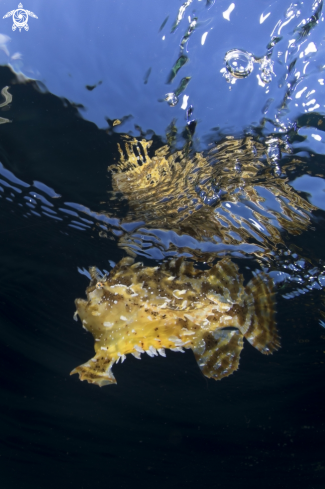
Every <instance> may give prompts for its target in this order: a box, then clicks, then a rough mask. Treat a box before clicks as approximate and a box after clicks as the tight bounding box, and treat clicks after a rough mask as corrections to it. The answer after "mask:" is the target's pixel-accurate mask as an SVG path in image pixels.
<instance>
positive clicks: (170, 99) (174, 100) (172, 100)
mask: <svg viewBox="0 0 325 489" xmlns="http://www.w3.org/2000/svg"><path fill="white" fill-rule="evenodd" d="M165 100H166V102H167V104H168V105H169V106H170V107H175V105H177V104H178V97H177V96H176V95H175V94H174V92H171V93H166V96H165Z"/></svg>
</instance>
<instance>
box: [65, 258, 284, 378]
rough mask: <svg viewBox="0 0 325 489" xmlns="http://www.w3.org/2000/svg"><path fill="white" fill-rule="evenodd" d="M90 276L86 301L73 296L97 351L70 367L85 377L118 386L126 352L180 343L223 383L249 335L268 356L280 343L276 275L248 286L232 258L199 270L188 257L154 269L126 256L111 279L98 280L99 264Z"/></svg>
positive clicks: (138, 353) (262, 276) (259, 277)
mask: <svg viewBox="0 0 325 489" xmlns="http://www.w3.org/2000/svg"><path fill="white" fill-rule="evenodd" d="M91 276H92V280H91V283H90V286H89V287H88V288H87V291H86V292H87V300H83V299H77V300H76V307H77V311H76V314H78V316H79V318H80V319H81V321H82V324H83V327H84V328H85V329H86V330H88V331H90V332H91V333H92V334H93V336H94V339H95V352H96V354H95V356H94V358H92V359H91V360H89V361H88V362H86V363H85V364H83V365H80V366H79V367H77V368H75V369H74V370H73V371H72V372H71V374H74V373H78V374H79V376H80V379H81V380H87V381H88V382H90V383H93V384H97V385H99V386H104V385H107V384H114V383H116V379H115V377H114V375H113V373H112V367H113V365H114V363H118V362H119V360H120V359H121V361H122V362H123V361H124V360H125V358H126V355H128V354H132V355H133V356H134V357H135V358H138V359H140V358H141V353H145V352H146V353H147V354H148V355H149V356H151V357H154V356H155V355H158V354H160V355H162V356H165V349H170V350H173V351H180V352H183V351H184V350H183V348H185V349H191V350H193V352H194V356H195V358H196V360H197V362H198V365H199V367H200V369H201V371H202V372H203V374H204V375H205V376H206V377H210V378H214V379H216V380H218V379H221V378H223V377H226V376H228V375H230V374H232V373H233V372H234V371H235V370H237V368H238V365H239V356H240V352H241V350H242V348H243V339H244V337H245V338H246V339H247V340H248V341H249V343H251V344H252V345H253V346H254V347H255V348H257V349H258V350H259V351H260V352H261V353H264V354H270V353H273V351H275V350H277V349H278V348H279V346H280V342H279V337H278V333H277V329H276V325H275V317H274V316H275V312H274V310H275V306H274V297H273V292H272V280H271V279H270V277H268V276H267V275H265V274H263V273H259V274H256V275H255V276H254V277H253V279H252V280H251V281H250V282H249V283H248V284H247V285H244V279H243V276H242V275H241V274H240V273H239V269H238V267H237V265H236V264H235V263H233V262H232V261H231V260H230V259H229V258H223V259H221V260H220V261H219V262H218V263H217V264H215V265H214V266H213V267H212V268H210V269H209V270H205V271H202V270H198V269H196V268H194V266H193V263H192V262H190V261H187V260H185V259H184V258H183V257H181V258H178V259H173V260H171V261H169V262H168V263H163V264H162V265H161V266H156V267H145V266H144V265H143V264H142V263H140V262H136V263H134V260H133V259H132V258H131V257H126V258H123V259H122V260H121V261H120V262H119V263H118V264H117V265H116V266H115V268H114V269H113V270H112V271H111V273H110V275H109V277H108V278H104V279H102V280H100V279H99V278H98V277H97V276H96V271H95V269H94V268H93V269H91Z"/></svg>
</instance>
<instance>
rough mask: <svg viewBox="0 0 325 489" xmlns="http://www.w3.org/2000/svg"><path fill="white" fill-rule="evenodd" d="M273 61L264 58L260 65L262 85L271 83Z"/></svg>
mask: <svg viewBox="0 0 325 489" xmlns="http://www.w3.org/2000/svg"><path fill="white" fill-rule="evenodd" d="M273 65H274V63H273V61H271V60H270V59H269V58H267V57H265V58H264V59H263V61H262V63H261V67H260V70H261V80H262V81H263V82H264V83H270V82H271V81H272V75H274V72H273Z"/></svg>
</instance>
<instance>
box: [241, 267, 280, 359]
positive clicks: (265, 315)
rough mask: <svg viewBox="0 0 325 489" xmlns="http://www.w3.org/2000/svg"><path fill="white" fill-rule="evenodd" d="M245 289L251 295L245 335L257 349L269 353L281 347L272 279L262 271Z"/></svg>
mask: <svg viewBox="0 0 325 489" xmlns="http://www.w3.org/2000/svg"><path fill="white" fill-rule="evenodd" d="M245 290H246V293H247V294H248V296H249V297H250V301H249V305H248V308H249V310H250V324H249V326H248V329H247V330H246V331H245V332H244V336H245V338H246V339H247V340H248V341H249V342H250V344H251V345H253V346H254V347H255V348H256V349H257V350H259V351H260V352H261V353H264V354H265V355H269V354H270V353H273V352H274V351H276V350H278V348H280V337H279V335H278V331H277V328H276V322H275V301H274V293H273V282H272V279H271V278H270V277H268V276H267V275H264V274H262V273H261V274H260V275H257V276H255V277H254V278H253V279H252V280H251V281H250V282H249V283H248V284H247V285H246V287H245Z"/></svg>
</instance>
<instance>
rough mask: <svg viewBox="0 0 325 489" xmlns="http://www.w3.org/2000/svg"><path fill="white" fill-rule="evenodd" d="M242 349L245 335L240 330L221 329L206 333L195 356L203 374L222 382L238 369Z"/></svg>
mask: <svg viewBox="0 0 325 489" xmlns="http://www.w3.org/2000/svg"><path fill="white" fill-rule="evenodd" d="M242 349H243V335H242V334H241V333H240V332H239V331H238V330H226V329H221V330H217V331H214V332H206V333H205V334H204V335H203V338H202V340H201V342H200V346H199V348H198V349H196V350H194V354H195V358H196V360H197V363H198V365H199V367H200V369H201V371H202V373H203V374H204V375H205V376H206V377H209V378H211V377H212V378H214V379H215V380H220V379H222V378H223V377H227V376H228V375H231V374H232V373H233V372H234V371H235V370H237V369H238V365H239V357H240V352H241V351H242Z"/></svg>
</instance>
